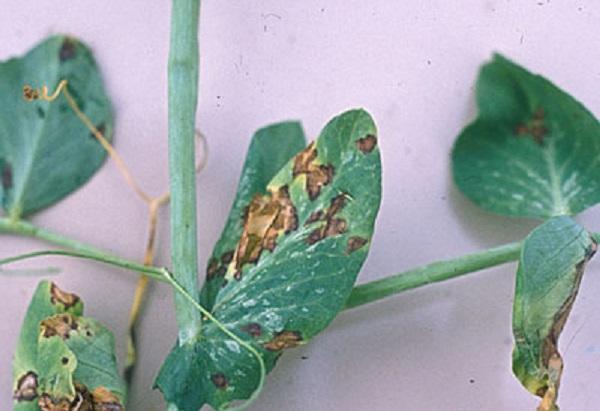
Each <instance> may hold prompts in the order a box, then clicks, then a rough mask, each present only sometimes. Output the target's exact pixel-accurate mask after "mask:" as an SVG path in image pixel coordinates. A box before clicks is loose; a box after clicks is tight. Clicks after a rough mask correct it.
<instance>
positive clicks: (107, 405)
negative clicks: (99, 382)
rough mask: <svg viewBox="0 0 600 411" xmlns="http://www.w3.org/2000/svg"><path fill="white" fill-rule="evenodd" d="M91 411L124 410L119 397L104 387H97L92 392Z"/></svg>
mask: <svg viewBox="0 0 600 411" xmlns="http://www.w3.org/2000/svg"><path fill="white" fill-rule="evenodd" d="M92 399H93V403H94V408H93V411H125V407H124V406H123V404H121V401H120V400H119V398H118V397H117V396H116V395H115V394H113V393H112V392H111V391H109V390H107V389H106V388H104V387H98V388H96V389H95V390H94V391H93V392H92Z"/></svg>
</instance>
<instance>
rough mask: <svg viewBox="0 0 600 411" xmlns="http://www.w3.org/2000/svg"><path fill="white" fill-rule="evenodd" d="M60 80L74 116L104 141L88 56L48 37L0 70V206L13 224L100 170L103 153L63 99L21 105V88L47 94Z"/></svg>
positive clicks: (102, 102)
mask: <svg viewBox="0 0 600 411" xmlns="http://www.w3.org/2000/svg"><path fill="white" fill-rule="evenodd" d="M61 80H67V81H68V82H69V83H68V89H69V92H70V93H71V94H72V96H73V98H74V99H75V100H76V101H77V104H78V105H79V107H80V108H81V110H82V111H83V112H84V113H85V114H86V115H87V116H88V117H89V118H90V119H91V120H92V122H93V123H94V124H95V125H96V127H97V128H98V129H99V130H100V131H102V132H103V133H104V135H105V136H106V138H107V139H109V140H110V139H111V138H112V130H113V119H112V109H111V106H110V102H109V100H108V97H107V96H106V93H105V91H104V88H103V85H102V80H101V78H100V74H99V72H98V68H97V66H96V63H95V61H94V58H93V56H92V54H91V52H90V50H89V49H88V48H87V47H86V46H85V45H84V44H83V43H81V42H80V41H78V40H76V39H74V38H71V37H65V36H53V37H50V38H49V39H47V40H45V41H44V42H42V43H41V44H39V45H37V46H36V47H35V48H33V49H32V50H31V51H29V52H28V53H27V54H26V55H25V56H24V57H23V58H15V59H10V60H8V61H5V62H3V63H0V173H1V176H2V178H1V184H0V200H1V201H2V206H3V208H4V210H5V211H6V212H7V213H8V214H10V215H11V216H12V217H14V218H18V217H22V216H27V215H29V214H31V213H33V212H35V211H38V210H41V209H43V208H45V207H47V206H49V205H51V204H53V203H55V202H57V201H59V200H61V199H62V198H64V197H65V196H66V195H68V194H69V193H71V192H72V191H74V190H75V189H77V188H78V187H80V186H81V185H82V184H84V183H85V182H86V181H87V180H88V179H89V178H90V177H91V176H92V175H93V174H94V172H96V170H97V169H98V168H99V167H100V166H101V165H102V162H103V160H104V158H105V154H106V153H105V151H104V149H103V148H102V146H100V144H99V143H98V142H97V141H96V139H95V138H94V136H93V135H92V134H91V133H90V131H88V129H87V128H86V126H85V125H84V124H83V123H82V122H81V121H80V120H79V119H78V118H77V117H76V115H75V113H74V112H73V111H72V110H71V108H70V107H69V106H68V104H67V101H66V100H65V98H64V96H60V97H59V98H58V99H57V100H56V101H54V102H46V101H42V100H36V101H33V102H28V101H26V100H25V99H24V98H23V87H24V86H25V85H30V86H31V87H33V88H41V87H42V86H47V87H48V88H49V89H50V90H51V91H50V92H52V91H53V90H54V88H55V87H56V86H57V85H58V83H59V82H60V81H61Z"/></svg>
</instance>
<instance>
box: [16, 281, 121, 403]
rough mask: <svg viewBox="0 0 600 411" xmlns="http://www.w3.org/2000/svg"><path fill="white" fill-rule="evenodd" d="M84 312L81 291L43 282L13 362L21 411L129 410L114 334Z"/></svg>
mask: <svg viewBox="0 0 600 411" xmlns="http://www.w3.org/2000/svg"><path fill="white" fill-rule="evenodd" d="M82 314H83V304H82V302H81V300H80V299H79V297H77V296H76V295H74V294H70V293H67V292H64V291H62V290H60V289H59V288H58V287H57V286H56V285H55V284H53V283H50V282H48V281H42V282H41V283H40V284H39V285H38V287H37V289H36V291H35V293H34V295H33V298H32V300H31V303H30V305H29V308H28V310H27V314H26V316H25V321H24V322H23V326H22V328H21V335H20V337H19V343H18V346H17V352H16V354H15V359H14V364H13V398H14V409H15V410H16V411H34V410H35V411H39V410H54V409H82V410H83V409H98V410H102V409H110V410H111V411H113V410H114V411H118V410H124V409H125V408H124V406H123V404H124V400H125V395H126V392H125V386H124V384H123V382H122V381H121V378H120V377H119V374H118V370H117V363H116V359H115V355H114V340H113V336H112V334H111V333H110V331H109V330H108V329H106V328H105V327H104V326H102V325H101V324H100V323H98V322H97V321H95V320H93V319H91V318H87V317H82ZM78 404H79V405H78ZM60 407H66V408H60ZM85 407H89V408H85ZM92 407H95V408H92ZM102 407H106V408H102Z"/></svg>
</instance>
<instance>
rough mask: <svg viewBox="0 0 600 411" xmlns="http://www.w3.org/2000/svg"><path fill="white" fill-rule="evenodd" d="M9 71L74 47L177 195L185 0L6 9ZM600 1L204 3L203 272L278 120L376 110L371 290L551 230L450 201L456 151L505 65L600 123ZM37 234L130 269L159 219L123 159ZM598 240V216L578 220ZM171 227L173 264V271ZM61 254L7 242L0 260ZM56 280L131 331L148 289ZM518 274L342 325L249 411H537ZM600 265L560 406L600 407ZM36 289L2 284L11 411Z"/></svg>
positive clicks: (141, 376)
mask: <svg viewBox="0 0 600 411" xmlns="http://www.w3.org/2000/svg"><path fill="white" fill-rule="evenodd" d="M0 6H1V7H0V59H2V60H3V59H6V58H8V57H9V56H12V55H15V54H21V53H23V52H25V51H26V50H27V49H28V48H30V47H31V46H33V45H34V44H35V43H36V42H37V41H39V40H41V38H42V37H44V36H47V35H50V34H53V33H71V34H73V35H76V36H78V37H80V38H82V39H83V40H84V41H86V42H87V43H88V44H89V45H90V46H91V47H92V48H93V50H94V52H95V55H96V57H97V59H98V61H99V64H100V66H101V69H102V72H103V75H104V79H105V81H106V86H107V88H108V92H109V94H110V96H111V97H112V99H113V102H114V105H115V109H116V136H115V141H116V147H117V149H118V150H119V151H120V153H121V154H122V155H123V157H124V158H125V160H126V161H127V163H128V164H129V165H130V166H131V168H132V170H133V172H134V173H135V175H136V176H137V177H138V178H139V180H141V182H142V184H143V186H144V187H145V188H146V189H147V190H148V191H150V192H152V193H155V194H158V193H160V192H162V191H163V190H164V189H165V188H166V187H167V185H168V181H167V160H166V159H167V152H166V150H167V142H166V130H167V117H166V58H167V52H168V33H169V11H170V2H168V1H166V0H162V1H147V0H128V1H116V0H104V1H90V0H79V1H73V0H71V1H64V0H53V1H49V0H36V1H33V0H28V1H23V0H19V1H17V0H2V2H1V4H0ZM599 19H600V3H598V2H594V1H591V0H589V1H575V0H571V1H565V0H563V1H559V0H552V1H550V0H537V1H536V0H519V1H517V0H512V1H510V0H487V1H486V0H460V1H459V0H427V1H392V0H371V1H355V0H343V1H342V0H329V1H325V0H321V1H317V0H303V1H292V0H286V1H275V0H269V1H267V0H264V1H222V0H221V1H216V0H205V1H204V4H203V5H202V19H201V20H202V27H201V92H200V104H199V111H198V125H199V127H200V128H201V130H202V132H203V133H204V134H205V135H206V136H207V138H208V144H209V147H210V157H209V163H208V166H207V168H206V169H205V171H204V172H203V173H202V174H201V175H200V176H199V179H198V190H199V204H198V211H199V219H200V240H199V242H200V250H199V256H200V259H201V262H202V263H201V264H202V266H204V264H205V262H206V258H207V255H208V253H209V249H210V247H211V246H212V244H213V242H214V241H215V240H216V238H217V236H218V235H219V232H220V230H221V228H222V224H223V222H224V219H225V217H226V214H227V212H228V209H229V205H230V202H231V200H232V198H233V195H234V190H235V184H236V183H237V178H238V174H239V171H240V168H241V164H242V161H243V158H244V153H245V150H246V148H247V146H248V143H249V139H250V136H251V135H252V133H253V132H254V131H255V130H256V129H257V128H258V127H261V126H263V125H265V124H267V123H269V122H274V121H280V120H284V119H300V120H302V121H303V124H304V127H305V130H306V131H307V133H308V135H309V136H311V138H312V137H314V136H316V135H317V134H318V132H319V130H320V128H321V127H322V126H323V125H324V124H325V122H326V121H327V120H328V119H329V118H330V117H332V116H334V115H335V114H337V113H339V112H341V111H343V110H345V109H348V108H351V107H357V106H362V107H365V108H366V109H368V110H369V111H370V112H371V113H372V115H373V116H374V117H375V119H376V121H377V124H378V126H379V137H380V144H381V149H382V154H383V161H384V199H383V206H382V209H381V213H380V218H379V222H378V224H377V232H376V237H375V241H374V244H373V247H372V251H371V254H370V256H369V259H368V262H367V264H366V265H365V267H364V269H363V271H362V273H361V275H360V281H367V280H373V279H376V278H380V277H383V276H385V275H386V274H391V273H395V272H398V271H401V270H403V269H408V268H411V267H414V266H417V265H420V264H424V263H427V262H430V261H433V260H437V259H442V258H449V257H452V256H458V255H461V254H464V253H467V252H472V251H475V250H479V249H483V248H486V247H490V246H494V245H499V244H503V243H506V242H510V241H515V240H518V239H521V238H522V237H523V236H524V235H526V233H527V232H528V231H529V230H530V229H531V228H532V227H534V226H535V224H536V222H534V221H527V220H517V219H509V218H501V217H495V216H493V215H490V214H487V213H485V212H483V211H480V210H479V209H478V208H476V207H475V206H474V205H472V204H470V203H469V202H468V201H467V200H465V199H464V198H463V197H462V196H461V195H460V194H459V193H458V192H457V191H456V189H455V188H454V187H453V185H452V182H451V179H450V176H449V152H450V148H451V145H452V143H453V141H454V138H455V136H456V135H457V133H458V132H459V131H460V130H461V128H462V127H463V126H464V125H465V124H466V123H467V122H468V121H470V120H471V119H472V118H473V116H474V113H475V108H474V96H473V84H474V81H475V78H476V74H477V70H478V67H479V65H480V64H481V63H482V62H484V61H485V60H486V59H489V58H490V56H491V53H492V52H493V51H499V52H502V53H504V54H505V55H507V56H508V57H510V58H513V59H515V60H516V61H518V62H520V63H521V64H523V65H525V66H526V67H528V68H530V69H531V70H533V71H536V72H540V73H542V74H544V75H546V76H548V77H549V78H550V79H552V80H553V81H555V82H556V83H557V84H558V85H560V86H561V87H563V88H565V89H566V90H567V91H569V92H570V93H572V94H573V95H574V96H576V97H577V98H578V99H580V100H581V101H582V102H583V103H584V104H586V105H587V107H588V108H589V109H590V110H591V111H592V112H594V113H596V114H600V82H599V80H600V47H598V35H599V34H600V31H599V29H598V27H599V25H598V23H599V21H600V20H599ZM33 221H34V222H35V223H37V224H39V225H41V226H44V227H48V228H51V229H54V230H56V231H59V232H62V233H64V234H68V235H71V236H73V237H75V238H77V239H80V240H82V241H85V242H89V243H92V244H95V245H97V246H99V247H103V248H105V249H108V250H111V251H113V252H115V253H117V254H120V255H123V256H126V257H128V258H131V259H140V258H141V256H142V253H143V249H144V240H145V235H146V216H145V207H144V205H143V204H142V203H141V202H140V201H138V200H137V198H136V197H135V196H134V195H133V194H132V192H131V191H130V190H129V189H128V188H127V187H126V186H125V185H124V183H123V182H122V180H121V178H120V176H119V175H118V173H117V172H116V170H115V168H114V166H113V165H112V164H110V163H107V164H106V165H105V166H104V167H103V168H102V170H101V171H100V172H99V173H98V174H97V175H96V176H95V177H94V178H93V179H92V180H91V181H90V183H89V184H87V185H86V186H85V187H84V188H82V189H81V190H79V191H78V192H77V193H76V194H74V195H72V196H71V197H69V198H68V199H66V200H64V201H62V202H61V203H60V204H58V205H57V206H55V207H53V208H51V209H49V210H47V211H44V212H42V213H39V214H38V215H36V216H35V218H34V219H33ZM580 221H582V222H583V223H584V224H586V225H587V226H588V227H589V228H591V229H595V230H600V212H599V211H598V210H592V211H588V212H586V213H585V214H584V215H583V216H581V217H580ZM167 244H168V215H167V213H166V212H163V213H162V214H161V226H160V232H159V240H158V247H159V251H158V261H157V263H158V264H168V255H169V253H168V247H167ZM40 248H47V246H46V245H45V244H42V243H39V242H37V241H33V240H28V239H21V238H13V237H0V256H2V257H4V256H8V255H13V254H16V253H20V252H25V251H30V250H36V249H40ZM48 265H52V266H59V267H61V269H62V274H60V276H57V277H55V278H54V280H55V281H57V282H58V283H59V284H60V285H61V286H62V287H63V288H65V289H67V290H72V291H74V292H76V293H78V294H79V295H81V296H82V298H83V299H84V300H85V302H86V306H87V313H88V314H89V315H91V316H94V317H96V318H98V319H99V320H101V321H102V322H104V323H105V324H106V325H108V326H109V327H110V328H111V329H112V330H114V332H115V335H116V338H117V343H118V345H117V350H118V354H119V357H120V358H121V359H123V358H124V352H125V345H124V332H125V329H126V324H127V312H128V310H129V303H130V300H131V297H132V294H133V290H134V286H135V281H136V277H135V276H134V275H131V274H129V273H126V272H124V271H120V270H116V269H111V268H107V267H104V266H100V265H96V264H87V263H82V262H78V261H73V260H67V259H58V258H49V259H46V260H37V261H31V262H29V263H27V265H26V266H27V267H44V266H48ZM514 270H515V265H513V264H511V265H506V266H503V267H500V268H496V269H492V270H488V271H487V272H483V273H480V274H475V275H472V276H470V277H469V278H462V279H458V280H455V281H451V282H448V283H445V284H439V285H435V286H432V287H428V288H426V289H421V290H415V291H412V292H407V293H405V294H403V295H401V296H397V297H394V298H390V299H389V300H386V301H384V302H381V303H376V304H373V305H371V306H368V307H364V308H360V309H357V310H354V311H350V312H345V313H343V314H341V315H340V316H339V317H338V319H336V320H335V321H334V323H333V325H332V326H331V328H330V329H328V330H327V331H326V332H325V333H323V334H322V335H321V336H319V337H318V338H316V339H315V341H314V342H313V343H312V344H310V345H308V346H306V347H303V348H300V349H296V350H292V351H290V352H288V353H286V355H285V356H284V357H283V359H282V360H281V362H280V363H279V366H278V367H277V369H276V370H275V371H274V372H273V373H272V374H271V375H270V376H269V378H268V382H267V385H266V389H265V391H264V393H263V394H262V396H261V398H260V400H259V401H258V402H257V403H256V404H255V405H254V406H253V407H252V408H251V409H252V410H290V411H300V410H315V411H316V410H323V411H324V410H338V409H339V410H403V411H423V410H444V411H446V410H447V411H463V410H464V411H470V410H478V411H487V410H490V411H492V410H493V411H502V410H506V411H509V410H533V409H535V406H536V403H537V400H536V399H535V398H533V397H532V396H530V395H529V394H528V393H527V392H525V391H524V389H522V388H521V387H520V385H519V383H518V382H517V381H516V379H514V378H513V377H512V375H511V372H510V351H511V345H512V342H511V330H510V318H511V314H510V312H511V303H512V296H511V294H512V291H513V286H514V285H513V281H514V274H513V273H514ZM599 275H600V261H599V259H598V257H597V258H596V261H593V262H592V263H591V264H590V265H589V268H588V270H587V273H586V275H585V277H584V280H583V284H582V290H581V293H580V296H579V299H578V301H577V303H576V304H575V308H574V311H573V313H572V316H571V318H570V320H569V323H568V325H567V327H566V329H565V332H564V334H563V336H562V338H561V347H562V351H563V353H564V357H565V361H566V368H565V374H564V379H563V385H562V389H561V394H560V403H561V405H562V409H564V410H569V411H579V410H591V409H595V408H597V407H598V404H600V382H598V381H599V378H598V376H599V375H600V329H599V328H598V324H599V323H600V310H599V308H600V305H599V303H598V297H597V296H598V295H599V293H600V277H599ZM37 281H38V279H37V278H9V277H1V278H0V282H1V290H2V297H1V298H0V409H9V408H10V403H11V400H10V398H11V388H10V387H11V378H10V362H11V356H12V352H13V350H14V346H15V343H16V339H17V335H18V330H19V327H20V323H21V320H22V318H23V315H24V313H25V309H26V306H27V304H28V300H29V298H30V295H31V292H32V291H33V287H34V285H35V283H36V282H37ZM171 300H172V296H171V292H170V291H169V289H168V288H167V287H165V286H155V287H154V288H153V290H152V293H151V295H150V301H149V304H148V308H147V310H146V313H145V316H144V319H143V322H142V325H141V327H140V334H139V340H140V342H141V357H140V361H141V364H140V367H139V369H138V373H137V379H136V382H135V385H134V387H133V391H132V393H131V396H132V398H131V407H130V409H131V410H133V411H137V410H143V411H153V410H161V409H163V405H162V402H161V397H160V395H159V393H157V392H153V391H151V389H150V387H151V385H152V381H153V378H154V376H155V374H156V372H157V370H158V367H159V365H160V363H161V361H162V358H164V356H165V355H166V354H167V352H168V351H169V349H170V347H171V346H172V344H173V343H174V336H175V333H176V327H175V324H174V312H173V309H172V301H171Z"/></svg>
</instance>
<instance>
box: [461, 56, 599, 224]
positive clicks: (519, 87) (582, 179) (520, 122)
mask: <svg viewBox="0 0 600 411" xmlns="http://www.w3.org/2000/svg"><path fill="white" fill-rule="evenodd" d="M477 103H478V106H479V116H478V117H477V119H476V120H475V122H473V123H472V124H470V125H469V126H467V127H466V128H465V129H464V130H463V131H462V133H461V134H460V136H459V137H458V140H457V141H456V144H455V146H454V150H453V153H452V160H453V172H454V180H455V182H456V184H457V186H458V188H459V189H460V190H461V191H462V192H463V193H464V194H465V195H466V196H467V197H469V199H471V200H472V201H473V202H475V203H476V204H477V205H479V206H481V207H482V208H485V209H486V210H489V211H493V212H496V213H499V214H504V215H511V216H521V217H536V218H547V217H551V216H556V215H573V214H577V213H579V212H581V211H583V210H585V209H586V208H588V207H590V206H592V205H594V204H597V203H598V202H600V179H598V178H597V176H598V174H599V173H600V124H599V123H598V121H597V120H596V118H595V117H594V116H593V115H592V114H591V113H590V112H589V111H588V110H586V108H585V107H583V106H582V105H581V103H579V102H578V101H576V100H575V99H574V98H572V97H571V96H569V95H568V94H567V93H565V92H563V91H562V90H560V89H559V88H558V87H556V86H555V85H553V84H552V83H550V82H549V81H547V80H546V79H544V78H543V77H541V76H538V75H534V74H531V73H529V72H528V71H526V70H525V69H523V68H521V67H519V66H518V65H516V64H514V63H512V62H511V61H509V60H507V59H505V58H504V57H501V56H498V55H496V56H495V57H494V59H493V61H492V62H490V63H488V64H486V65H485V66H483V68H482V70H481V73H480V75H479V79H478V81H477Z"/></svg>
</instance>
